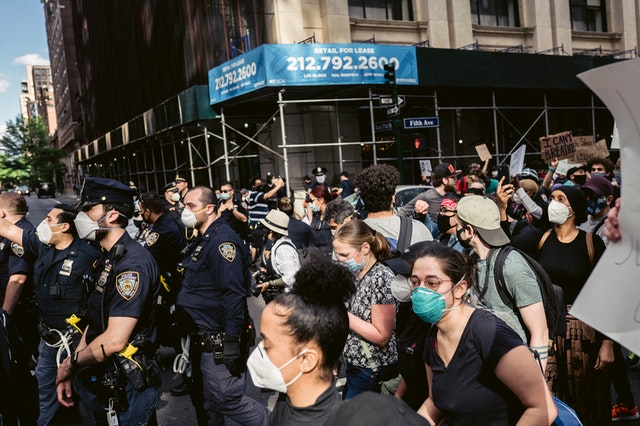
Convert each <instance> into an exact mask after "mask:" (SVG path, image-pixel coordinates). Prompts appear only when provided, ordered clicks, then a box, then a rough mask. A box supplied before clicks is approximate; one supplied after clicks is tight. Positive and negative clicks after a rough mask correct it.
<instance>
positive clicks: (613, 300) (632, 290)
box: [571, 59, 640, 353]
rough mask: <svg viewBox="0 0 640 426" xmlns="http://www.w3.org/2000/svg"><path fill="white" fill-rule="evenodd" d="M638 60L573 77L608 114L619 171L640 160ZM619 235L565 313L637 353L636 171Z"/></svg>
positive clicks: (639, 236) (639, 181) (639, 251)
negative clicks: (617, 150)
mask: <svg viewBox="0 0 640 426" xmlns="http://www.w3.org/2000/svg"><path fill="white" fill-rule="evenodd" d="M638 75H640V60H639V59H635V60H628V61H623V62H618V63H615V64H611V65H607V66H603V67H599V68H596V69H593V70H590V71H587V72H584V73H582V74H579V75H578V77H579V78H580V79H581V80H582V81H584V83H585V84H586V85H587V86H589V87H590V88H591V90H593V91H594V93H595V94H596V95H597V96H598V97H599V98H600V99H602V101H603V102H604V104H605V105H606V106H607V107H608V108H609V111H611V113H612V114H613V117H614V118H615V120H616V122H617V124H618V132H619V136H620V158H621V159H622V163H623V166H622V170H625V167H634V166H633V165H635V164H639V161H640V144H638V143H637V141H638V140H640V85H639V84H638ZM622 191H623V192H622V208H621V211H620V216H619V220H620V232H621V233H622V239H621V240H620V241H618V242H616V243H609V246H608V247H607V249H606V251H605V252H604V255H603V256H602V258H601V259H600V261H599V262H598V264H597V266H596V268H595V269H594V270H593V272H592V273H591V276H590V277H589V279H588V281H587V283H586V284H585V286H584V287H583V289H582V291H581V292H580V294H579V295H578V297H577V299H576V301H575V302H574V304H573V306H572V308H571V313H572V314H573V315H575V316H576V317H578V318H579V319H581V320H582V321H584V322H586V323H587V324H589V325H591V326H592V327H593V328H595V329H596V330H598V331H600V332H601V333H603V334H605V335H606V336H608V337H609V338H611V339H613V340H615V341H617V342H618V343H620V344H621V345H622V346H624V347H626V348H628V349H629V350H631V351H633V352H635V353H640V291H639V290H640V284H639V283H638V273H640V221H638V215H639V214H640V197H639V196H638V195H639V194H640V174H638V173H629V174H625V176H624V187H623V189H622Z"/></svg>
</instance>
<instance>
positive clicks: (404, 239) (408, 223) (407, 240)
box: [396, 216, 413, 253]
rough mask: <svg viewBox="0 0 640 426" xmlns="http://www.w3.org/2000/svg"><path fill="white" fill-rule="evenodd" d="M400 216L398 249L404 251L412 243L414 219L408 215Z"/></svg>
mask: <svg viewBox="0 0 640 426" xmlns="http://www.w3.org/2000/svg"><path fill="white" fill-rule="evenodd" d="M398 217H399V218H400V234H399V235H398V245H397V246H396V250H398V251H399V252H400V253H402V252H403V251H404V250H405V249H406V248H407V247H409V246H410V245H411V234H412V233H413V221H412V219H411V218H410V217H407V216H398Z"/></svg>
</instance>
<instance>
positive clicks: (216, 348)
mask: <svg viewBox="0 0 640 426" xmlns="http://www.w3.org/2000/svg"><path fill="white" fill-rule="evenodd" d="M190 336H191V349H196V350H199V351H201V352H206V353H213V362H214V363H216V364H222V363H224V356H223V353H224V331H210V330H200V331H198V332H196V333H191V334H190Z"/></svg>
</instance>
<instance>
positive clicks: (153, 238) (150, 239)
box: [145, 232, 160, 247]
mask: <svg viewBox="0 0 640 426" xmlns="http://www.w3.org/2000/svg"><path fill="white" fill-rule="evenodd" d="M158 238H160V234H158V233H157V232H149V234H147V238H145V242H146V243H147V246H148V247H151V246H152V245H154V244H155V243H156V242H157V241H158Z"/></svg>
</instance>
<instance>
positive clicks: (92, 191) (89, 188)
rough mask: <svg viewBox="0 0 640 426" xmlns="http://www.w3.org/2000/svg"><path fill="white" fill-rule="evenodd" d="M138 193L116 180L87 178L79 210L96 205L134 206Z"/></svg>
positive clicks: (83, 186) (81, 194)
mask: <svg viewBox="0 0 640 426" xmlns="http://www.w3.org/2000/svg"><path fill="white" fill-rule="evenodd" d="M137 195H138V194H137V192H136V191H135V190H134V189H132V188H131V187H129V186H128V185H125V184H124V183H121V182H118V181H117V180H115V179H110V178H98V177H88V178H85V180H84V184H83V185H82V192H81V193H80V202H79V203H78V206H77V208H78V209H80V208H83V207H87V206H92V205H96V204H133V197H135V196H137Z"/></svg>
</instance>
